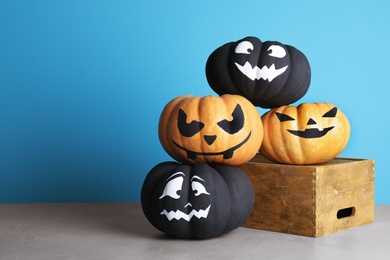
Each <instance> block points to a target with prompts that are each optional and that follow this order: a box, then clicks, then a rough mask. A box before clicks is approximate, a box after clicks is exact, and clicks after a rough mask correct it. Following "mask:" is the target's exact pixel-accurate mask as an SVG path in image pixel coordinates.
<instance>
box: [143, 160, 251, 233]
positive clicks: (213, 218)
mask: <svg viewBox="0 0 390 260" xmlns="http://www.w3.org/2000/svg"><path fill="white" fill-rule="evenodd" d="M253 203H254V192H253V187H252V183H251V181H250V180H249V178H248V177H247V175H246V174H245V173H244V172H243V171H242V170H241V169H239V168H237V167H234V166H227V165H215V166H210V165H209V164H196V165H184V164H180V163H176V162H163V163H160V164H158V165H156V166H155V167H154V168H153V169H152V170H151V171H150V172H149V173H148V175H147V176H146V178H145V181H144V184H143V186H142V191H141V204H142V209H143V212H144V214H145V216H146V218H147V219H148V220H149V222H150V223H151V224H152V225H153V226H154V227H155V228H157V229H158V230H160V231H162V232H164V233H166V234H168V235H170V236H173V237H178V238H189V239H207V238H212V237H216V236H219V235H221V234H224V233H227V232H229V231H231V230H233V229H236V228H238V227H239V226H241V225H242V224H243V223H244V222H245V221H246V219H247V218H248V217H249V215H250V213H251V211H252V208H253Z"/></svg>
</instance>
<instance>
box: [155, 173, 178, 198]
mask: <svg viewBox="0 0 390 260" xmlns="http://www.w3.org/2000/svg"><path fill="white" fill-rule="evenodd" d="M177 174H180V175H184V173H182V172H178V173H175V174H173V175H172V176H171V177H170V178H172V177H174V176H175V175H177ZM183 181H184V177H182V176H180V177H175V178H174V179H171V180H170V181H168V182H167V184H166V185H165V188H164V191H163V193H162V195H161V196H160V198H158V199H162V198H164V197H166V196H169V197H171V198H172V199H179V198H180V194H178V192H179V191H181V188H182V185H183Z"/></svg>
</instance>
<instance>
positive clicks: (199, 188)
mask: <svg viewBox="0 0 390 260" xmlns="http://www.w3.org/2000/svg"><path fill="white" fill-rule="evenodd" d="M191 188H192V190H193V191H194V192H195V196H197V197H198V196H199V195H202V194H206V195H210V193H208V192H207V190H206V188H205V187H204V186H203V184H202V183H200V182H197V181H193V182H192V183H191Z"/></svg>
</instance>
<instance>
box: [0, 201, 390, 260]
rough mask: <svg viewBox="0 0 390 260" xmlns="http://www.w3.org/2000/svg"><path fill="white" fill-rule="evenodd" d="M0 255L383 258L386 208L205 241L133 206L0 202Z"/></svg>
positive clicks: (388, 233) (389, 232)
mask: <svg viewBox="0 0 390 260" xmlns="http://www.w3.org/2000/svg"><path fill="white" fill-rule="evenodd" d="M0 259H1V260H14V259H15V260H23V259H26V260H36V259H40V260H42V259H43V260H46V259H48V260H49V259H54V260H56V259H69V260H70V259H72V260H80V259H91V260H99V259H114V260H119V259H224V260H228V259H229V260H230V259H240V260H242V259H266V260H272V259H300V260H304V259H310V260H316V259H324V260H325V259H326V260H336V259H355V260H356V259H364V260H371V259H378V260H379V259H380V260H383V259H390V205H376V206H375V221H374V223H371V224H368V225H364V226H360V227H355V228H351V229H348V230H344V231H341V232H337V233H334V234H330V235H327V236H323V237H319V238H311V237H303V236H297V235H289V234H283V233H276V232H271V231H265V230H258V229H251V228H243V227H240V228H238V229H236V230H233V231H232V232H230V233H227V234H225V235H222V236H219V237H217V238H213V239H208V240H181V239H174V238H170V237H167V236H165V235H164V234H163V233H161V232H159V231H158V230H156V229H155V228H154V227H153V226H151V224H150V223H149V222H148V221H147V219H146V218H145V217H144V215H143V212H142V209H141V206H140V204H139V203H64V204H0Z"/></svg>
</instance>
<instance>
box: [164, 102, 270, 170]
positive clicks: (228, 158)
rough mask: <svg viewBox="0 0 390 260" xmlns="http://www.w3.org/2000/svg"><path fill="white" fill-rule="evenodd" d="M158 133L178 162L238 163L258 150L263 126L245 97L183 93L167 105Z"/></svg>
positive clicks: (249, 157) (167, 149) (165, 146)
mask: <svg viewBox="0 0 390 260" xmlns="http://www.w3.org/2000/svg"><path fill="white" fill-rule="evenodd" d="M158 133H159V138H160V142H161V144H162V146H163V148H164V149H165V151H166V152H167V153H168V154H169V155H171V156H172V157H173V158H174V159H176V160H177V161H179V162H182V163H190V164H193V163H220V164H227V165H239V164H242V163H245V162H247V161H248V160H250V159H251V158H252V157H253V156H255V154H256V153H257V152H258V149H259V148H260V145H261V142H262V139H263V126H262V123H261V117H260V114H259V112H258V111H257V109H256V108H255V107H254V106H253V105H252V104H251V103H250V102H249V101H248V100H247V99H245V98H244V97H241V96H238V95H222V96H220V97H216V96H205V97H196V96H180V97H177V98H175V99H173V100H172V101H170V102H169V103H168V104H167V105H166V106H165V108H164V110H163V112H162V114H161V117H160V122H159V127H158Z"/></svg>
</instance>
